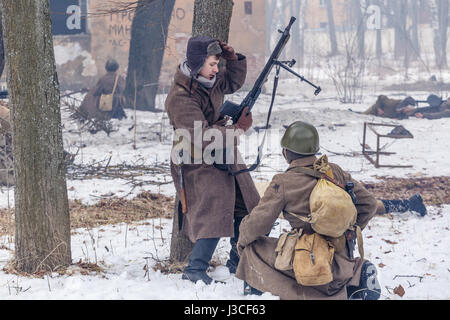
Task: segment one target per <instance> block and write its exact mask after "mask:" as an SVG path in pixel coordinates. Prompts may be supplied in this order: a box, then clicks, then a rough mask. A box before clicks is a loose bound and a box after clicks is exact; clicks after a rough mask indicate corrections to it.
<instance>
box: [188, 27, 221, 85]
mask: <svg viewBox="0 0 450 320" xmlns="http://www.w3.org/2000/svg"><path fill="white" fill-rule="evenodd" d="M221 53H222V48H221V47H220V44H219V41H217V40H216V39H213V38H211V37H208V36H197V37H192V38H190V39H189V41H188V45H187V51H186V58H187V65H188V67H189V69H191V77H196V76H197V75H198V73H199V72H200V70H201V69H202V67H203V65H204V64H205V61H206V58H208V57H209V56H214V55H219V54H221Z"/></svg>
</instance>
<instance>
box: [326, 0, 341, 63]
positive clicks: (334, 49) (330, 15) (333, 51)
mask: <svg viewBox="0 0 450 320" xmlns="http://www.w3.org/2000/svg"><path fill="white" fill-rule="evenodd" d="M325 3H326V5H327V15H328V33H329V35H330V45H331V50H330V54H329V56H331V57H333V56H335V55H338V54H339V50H338V45H337V38H336V25H335V24H334V11H333V4H332V2H331V0H325Z"/></svg>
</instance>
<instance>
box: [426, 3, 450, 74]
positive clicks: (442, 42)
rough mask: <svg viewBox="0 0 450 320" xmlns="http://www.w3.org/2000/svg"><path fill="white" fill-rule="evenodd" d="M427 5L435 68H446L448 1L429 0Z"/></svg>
mask: <svg viewBox="0 0 450 320" xmlns="http://www.w3.org/2000/svg"><path fill="white" fill-rule="evenodd" d="M428 5H429V8H430V13H431V27H432V28H433V32H434V38H433V45H434V53H435V60H436V67H438V68H439V69H443V68H447V67H448V64H447V42H448V39H447V34H448V12H449V0H429V1H428Z"/></svg>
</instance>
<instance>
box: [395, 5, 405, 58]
mask: <svg viewBox="0 0 450 320" xmlns="http://www.w3.org/2000/svg"><path fill="white" fill-rule="evenodd" d="M407 8H408V7H407V3H406V1H405V0H397V1H395V4H394V15H395V17H394V18H395V20H394V21H395V22H394V23H395V26H394V28H395V49H394V50H395V58H396V59H397V58H400V57H403V56H405V53H406V50H407V47H408V41H407V32H406V17H407V12H408V11H407Z"/></svg>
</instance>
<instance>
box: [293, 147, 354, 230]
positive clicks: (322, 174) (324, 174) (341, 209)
mask: <svg viewBox="0 0 450 320" xmlns="http://www.w3.org/2000/svg"><path fill="white" fill-rule="evenodd" d="M291 170H292V171H294V172H300V173H304V174H307V175H310V176H313V177H316V178H318V179H319V181H318V182H317V184H316V186H315V187H314V189H313V191H312V192H311V195H310V198H309V206H310V210H311V214H310V215H309V216H308V217H303V216H297V215H295V214H294V215H295V216H297V218H299V219H300V220H302V221H304V222H307V223H310V224H311V227H312V229H313V230H314V231H315V232H317V233H319V234H321V235H324V236H329V237H332V238H338V237H340V236H342V235H343V234H344V233H345V231H347V230H349V229H353V228H354V225H355V223H356V217H357V211H356V207H355V205H354V203H353V200H352V198H351V196H350V195H349V194H348V192H347V191H346V190H345V187H344V186H342V185H340V184H339V183H338V182H337V181H335V180H334V176H333V171H332V170H331V167H330V165H329V164H328V158H327V156H323V157H322V158H320V159H318V160H317V161H316V162H315V163H314V170H312V169H309V168H302V167H296V168H292V169H291ZM291 214H292V213H291Z"/></svg>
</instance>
